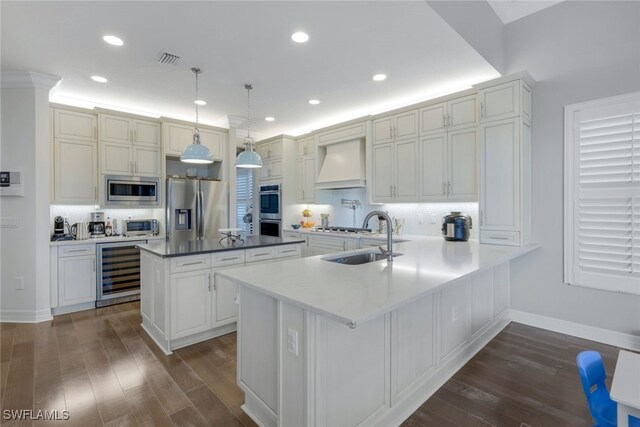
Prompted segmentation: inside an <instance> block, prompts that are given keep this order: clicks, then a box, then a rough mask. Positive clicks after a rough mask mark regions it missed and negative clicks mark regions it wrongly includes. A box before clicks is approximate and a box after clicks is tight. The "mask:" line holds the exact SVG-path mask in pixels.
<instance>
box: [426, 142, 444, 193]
mask: <svg viewBox="0 0 640 427" xmlns="http://www.w3.org/2000/svg"><path fill="white" fill-rule="evenodd" d="M420 164H421V167H420V177H421V178H420V181H421V190H420V191H421V194H420V198H421V199H422V200H430V201H433V200H445V199H446V198H447V195H446V194H447V189H446V182H445V181H446V173H447V169H446V164H447V134H446V133H441V134H439V135H433V136H429V137H423V138H422V139H421V140H420Z"/></svg>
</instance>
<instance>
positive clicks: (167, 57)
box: [158, 52, 181, 65]
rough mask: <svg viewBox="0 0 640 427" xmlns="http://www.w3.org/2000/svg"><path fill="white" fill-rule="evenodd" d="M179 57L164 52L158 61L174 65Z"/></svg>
mask: <svg viewBox="0 0 640 427" xmlns="http://www.w3.org/2000/svg"><path fill="white" fill-rule="evenodd" d="M180 59H181V57H180V56H178V55H174V54H173V53H169V52H164V53H163V54H162V56H161V57H160V59H159V60H158V62H159V63H160V64H165V65H176V64H177V63H178V62H179V61H180Z"/></svg>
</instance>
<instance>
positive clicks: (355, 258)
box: [323, 252, 402, 265]
mask: <svg viewBox="0 0 640 427" xmlns="http://www.w3.org/2000/svg"><path fill="white" fill-rule="evenodd" d="M400 255H402V254H393V256H394V257H397V256H400ZM384 259H387V256H386V255H383V254H381V253H380V252H365V253H360V254H353V255H345V256H341V257H335V258H323V260H324V261H329V262H335V263H338V264H345V265H360V264H367V263H369V262H376V261H381V260H384Z"/></svg>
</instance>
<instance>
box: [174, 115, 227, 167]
mask: <svg viewBox="0 0 640 427" xmlns="http://www.w3.org/2000/svg"><path fill="white" fill-rule="evenodd" d="M193 130H194V127H193V126H186V125H182V124H178V123H168V122H165V123H163V124H162V134H163V142H164V154H165V156H176V157H179V156H180V155H181V154H182V152H183V151H184V149H185V148H187V146H188V145H190V144H191V143H192V142H193ZM224 137H225V135H224V133H223V132H220V131H216V130H212V129H202V128H200V143H201V144H202V145H204V146H205V147H207V148H208V149H209V150H210V151H211V155H212V156H213V159H214V160H218V161H221V160H222V156H223V154H222V147H223V144H224Z"/></svg>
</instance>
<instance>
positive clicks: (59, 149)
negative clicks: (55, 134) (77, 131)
mask: <svg viewBox="0 0 640 427" xmlns="http://www.w3.org/2000/svg"><path fill="white" fill-rule="evenodd" d="M53 155H54V163H55V176H54V180H55V202H56V203H61V204H79V205H80V204H93V205H95V204H97V203H98V144H97V143H95V142H91V141H88V142H83V141H72V140H64V139H56V140H55V142H54V154H53Z"/></svg>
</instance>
